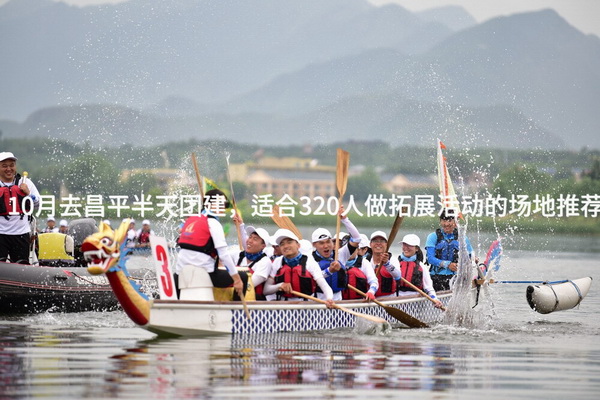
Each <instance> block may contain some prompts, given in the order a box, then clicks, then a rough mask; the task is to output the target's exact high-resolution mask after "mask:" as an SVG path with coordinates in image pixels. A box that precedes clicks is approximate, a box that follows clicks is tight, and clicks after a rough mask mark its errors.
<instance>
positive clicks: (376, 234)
mask: <svg viewBox="0 0 600 400" xmlns="http://www.w3.org/2000/svg"><path fill="white" fill-rule="evenodd" d="M376 237H382V238H384V239H385V240H386V241H387V240H388V237H387V234H386V233H385V232H384V231H375V232H373V233H371V240H373V239H375V238H376Z"/></svg>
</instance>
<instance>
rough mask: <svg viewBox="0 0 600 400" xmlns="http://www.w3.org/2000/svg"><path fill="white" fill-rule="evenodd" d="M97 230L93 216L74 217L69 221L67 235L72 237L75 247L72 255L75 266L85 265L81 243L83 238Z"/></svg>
mask: <svg viewBox="0 0 600 400" xmlns="http://www.w3.org/2000/svg"><path fill="white" fill-rule="evenodd" d="M96 232H98V227H97V226H96V221H95V220H94V219H93V218H80V219H74V220H73V221H71V222H70V223H69V235H70V236H71V237H72V238H73V241H74V244H75V246H74V247H75V248H74V250H75V251H74V254H73V255H74V256H75V261H76V263H77V266H79V267H86V266H87V264H86V262H85V259H84V257H83V253H82V252H81V245H82V244H83V241H84V240H85V238H87V237H88V236H90V235H91V234H93V233H96Z"/></svg>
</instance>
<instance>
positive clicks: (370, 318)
mask: <svg viewBox="0 0 600 400" xmlns="http://www.w3.org/2000/svg"><path fill="white" fill-rule="evenodd" d="M291 293H292V294H293V295H294V296H296V297H302V298H305V299H308V300H312V301H316V302H317V303H322V304H327V302H326V301H325V300H321V299H319V298H317V297H313V296H309V295H307V294H304V293H301V292H296V291H295V290H292V291H291ZM333 306H334V307H335V308H337V309H338V310H341V311H344V312H347V313H349V314H352V315H354V316H356V317H360V318H364V319H366V320H367V321H371V322H374V323H376V324H385V323H387V321H386V320H385V319H383V318H379V317H376V316H374V315H368V314H361V313H359V312H356V311H352V310H349V309H347V308H346V307H342V306H340V305H339V304H335V303H334V304H333Z"/></svg>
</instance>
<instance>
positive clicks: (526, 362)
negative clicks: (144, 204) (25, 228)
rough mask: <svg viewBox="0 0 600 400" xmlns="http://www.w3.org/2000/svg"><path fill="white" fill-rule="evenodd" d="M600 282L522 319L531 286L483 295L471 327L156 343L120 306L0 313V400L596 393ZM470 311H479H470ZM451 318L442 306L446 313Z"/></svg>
mask: <svg viewBox="0 0 600 400" xmlns="http://www.w3.org/2000/svg"><path fill="white" fill-rule="evenodd" d="M597 258H598V257H597V254H589V253H588V254H584V255H582V254H581V253H567V252H561V253H550V252H548V253H544V252H539V251H537V252H533V251H525V250H515V251H513V252H512V253H511V254H510V256H507V257H506V259H505V260H504V261H505V262H504V265H503V267H502V269H501V270H500V271H499V274H498V276H497V278H498V279H505V280H508V279H549V280H556V279H563V278H572V279H575V278H580V277H584V276H594V275H595V274H596V271H597V269H598V268H599V267H600V266H599V262H598V261H597ZM595 285H597V282H594V283H593V284H592V288H591V290H590V293H589V294H588V296H587V297H586V298H585V299H584V301H583V302H582V304H581V305H580V307H579V308H575V309H572V310H567V311H561V312H556V313H553V314H548V315H541V314H537V313H535V312H534V311H532V310H531V309H530V308H529V306H528V305H527V302H526V300H525V289H526V286H527V285H522V284H504V285H501V284H496V285H493V286H492V287H491V288H490V289H489V290H488V293H486V294H485V295H483V296H482V304H481V306H482V309H484V310H486V311H485V313H483V314H485V315H482V321H485V323H482V326H481V327H478V328H475V329H474V328H467V327H460V326H448V325H443V324H438V325H435V326H433V327H432V328H428V329H393V330H392V331H391V332H389V333H388V334H386V335H385V336H381V335H360V334H358V333H355V332H354V331H352V330H341V331H335V332H310V333H294V334H291V333H285V334H284V333H282V334H268V335H249V336H219V337H211V338H179V339H156V338H155V336H154V335H153V334H151V333H148V332H146V331H143V330H141V329H139V328H137V327H135V326H134V325H133V324H132V323H131V322H129V320H128V319H127V317H126V316H125V315H124V314H123V313H121V312H119V311H115V312H110V313H78V314H53V313H46V314H39V315H24V316H23V315H22V316H7V315H5V316H0V381H1V385H0V398H32V397H40V398H61V399H65V398H122V399H125V398H136V399H141V398H156V399H175V398H202V399H212V398H215V399H217V398H224V399H225V398H227V399H229V398H232V399H233V398H235V399H247V398H250V399H253V398H261V399H270V398H281V399H299V398H303V399H309V398H310V399H318V398H340V399H342V398H344V399H348V398H357V399H363V400H364V399H367V398H372V399H381V398H400V397H406V398H436V399H442V398H460V399H464V398H477V399H481V398H482V397H485V398H486V399H492V398H493V399H515V398H528V399H530V398H544V399H595V398H597V397H598V395H597V393H598V392H599V391H600V341H599V340H598V337H599V334H600V322H599V320H600V318H599V317H598V316H599V315H600V314H599V312H600V296H599V295H598V290H597V286H595ZM476 310H477V309H476ZM449 312H451V310H449Z"/></svg>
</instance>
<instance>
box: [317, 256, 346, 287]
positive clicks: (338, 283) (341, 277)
mask: <svg viewBox="0 0 600 400" xmlns="http://www.w3.org/2000/svg"><path fill="white" fill-rule="evenodd" d="M313 257H314V259H315V260H316V261H317V262H318V263H319V267H320V268H321V271H325V269H327V268H329V266H330V265H331V263H332V262H333V261H332V260H326V259H324V258H323V257H321V256H320V255H319V254H318V253H317V252H316V251H313ZM325 280H326V281H327V283H328V284H329V287H331V290H332V291H333V293H337V292H339V291H341V290H344V289H346V288H347V287H348V278H347V277H346V270H344V269H343V268H340V270H339V271H336V272H334V273H332V274H331V275H329V276H328V277H327V278H325ZM317 292H321V288H317Z"/></svg>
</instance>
